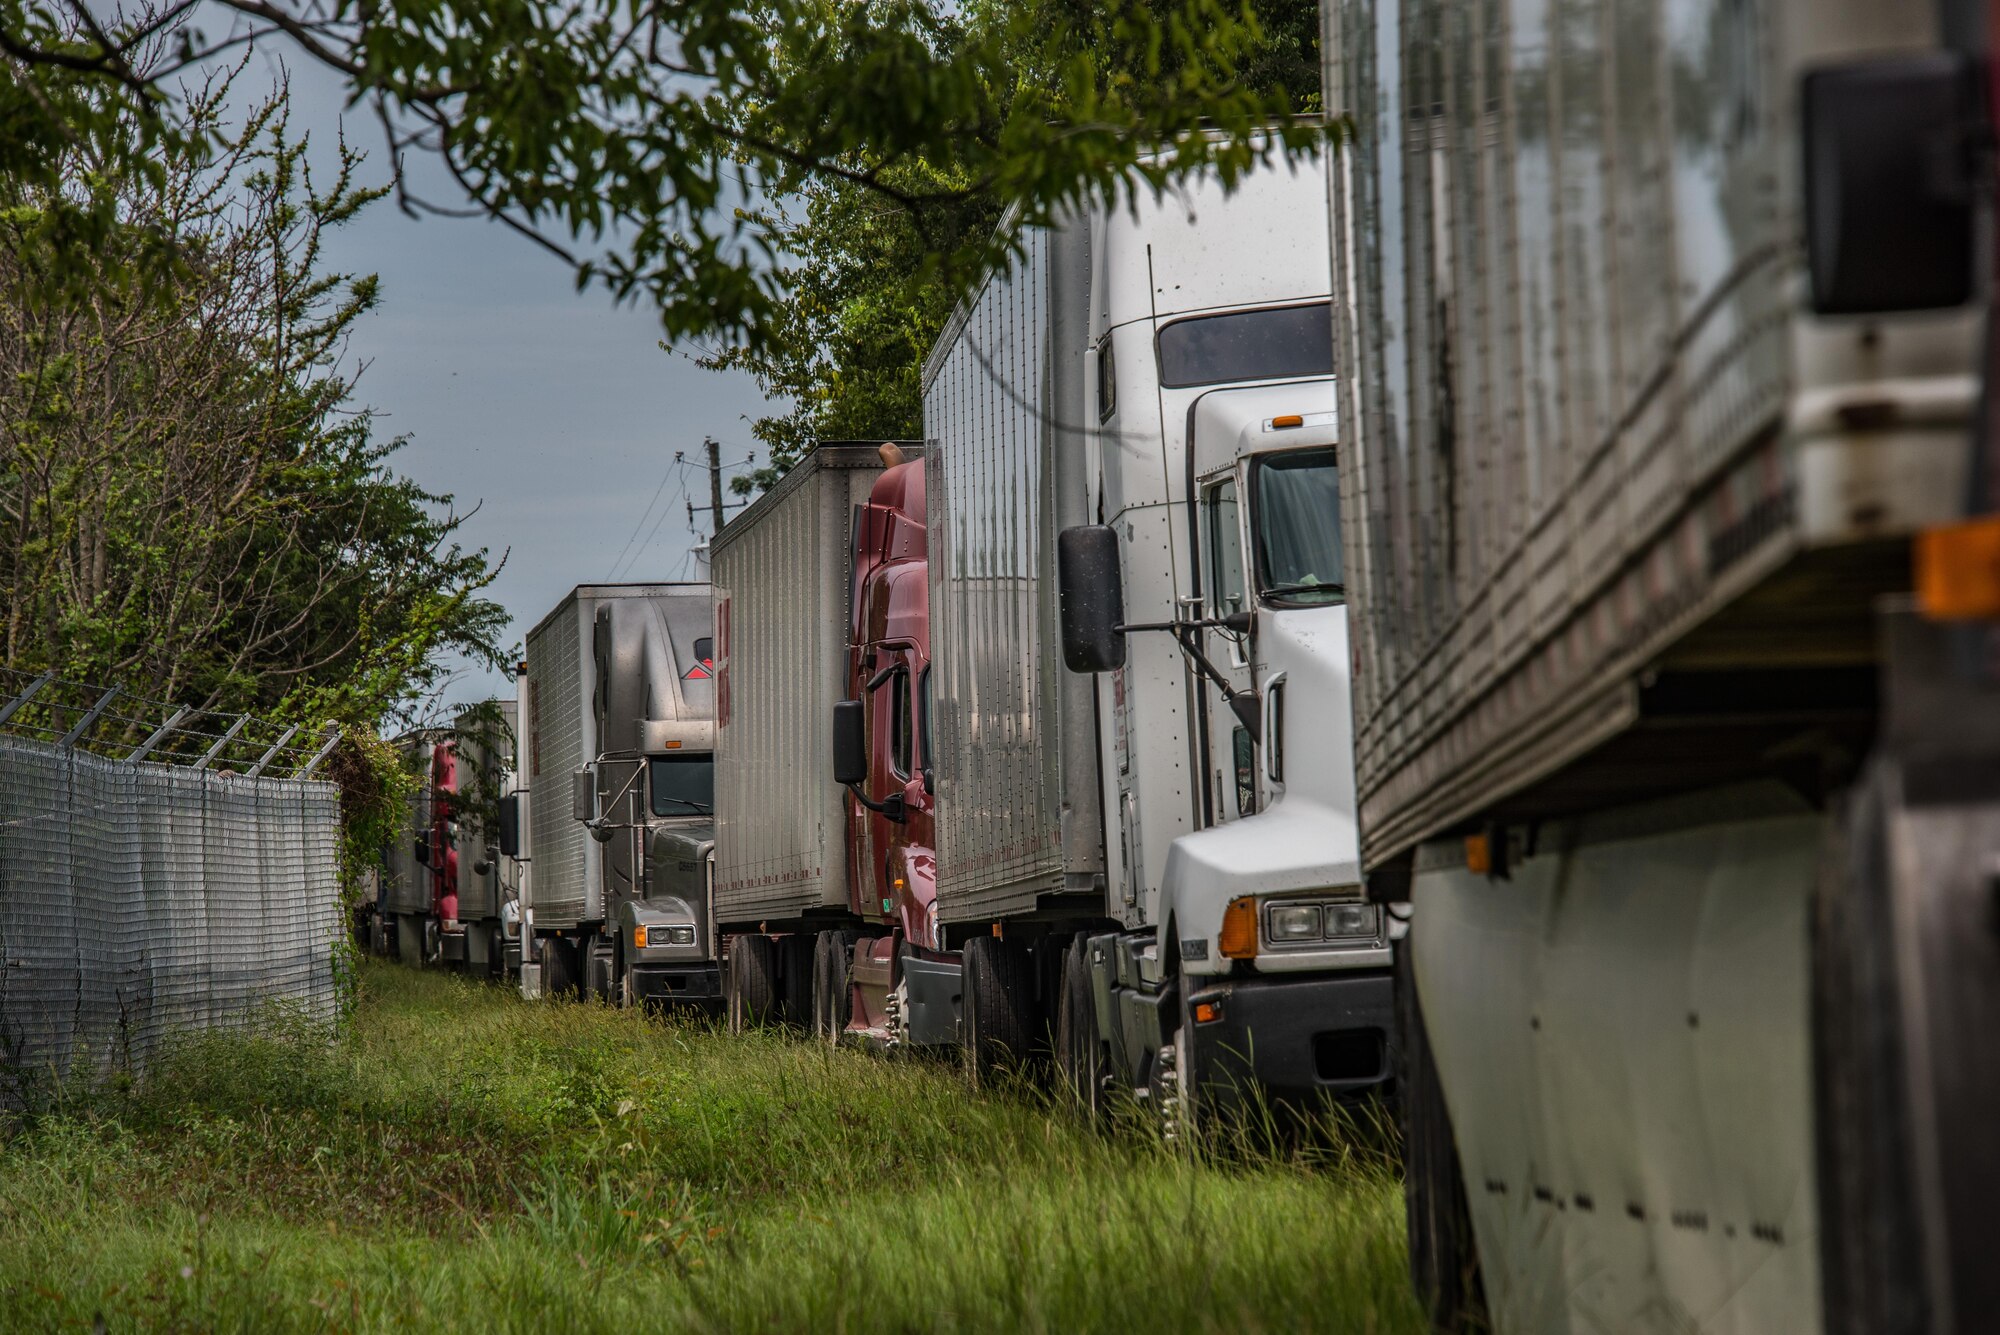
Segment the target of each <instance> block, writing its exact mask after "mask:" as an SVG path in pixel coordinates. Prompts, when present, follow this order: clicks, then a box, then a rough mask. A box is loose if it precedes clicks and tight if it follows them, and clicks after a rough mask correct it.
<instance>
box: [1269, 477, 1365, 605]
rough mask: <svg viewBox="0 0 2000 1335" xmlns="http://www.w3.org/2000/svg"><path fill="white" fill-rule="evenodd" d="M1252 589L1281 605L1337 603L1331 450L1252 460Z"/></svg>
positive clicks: (1339, 575) (1336, 486)
mask: <svg viewBox="0 0 2000 1335" xmlns="http://www.w3.org/2000/svg"><path fill="white" fill-rule="evenodd" d="M1255 490H1256V505H1255V507H1254V508H1253V509H1252V510H1251V514H1250V521H1251V526H1252V527H1253V528H1254V529H1255V530H1256V543H1257V588H1258V592H1260V593H1261V594H1263V596H1264V597H1265V598H1266V599H1269V600H1272V601H1275V602H1287V603H1331V602H1339V601H1340V600H1341V598H1342V596H1343V595H1344V594H1345V592H1346V590H1345V588H1344V587H1343V585H1342V583H1341V581H1342V580H1343V579H1344V578H1345V575H1344V573H1343V571H1342V568H1341V556H1340V473H1339V470H1338V469H1337V468H1336V467H1335V463H1334V452H1333V451H1332V450H1331V449H1314V450H1295V451H1293V452H1291V453H1288V454H1276V455H1271V456H1268V457H1266V458H1263V459H1259V460H1258V461H1257V472H1256V483H1255Z"/></svg>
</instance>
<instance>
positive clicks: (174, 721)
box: [125, 705, 190, 765]
mask: <svg viewBox="0 0 2000 1335" xmlns="http://www.w3.org/2000/svg"><path fill="white" fill-rule="evenodd" d="M189 712H190V711H189V709H188V707H187V706H186V705H182V706H181V707H180V708H179V709H176V710H175V711H174V713H173V717H172V718H169V719H168V720H167V721H166V722H165V723H162V724H161V725H160V726H159V727H157V728H155V729H153V735H152V736H151V737H148V738H147V739H146V740H145V741H143V742H141V743H139V746H138V749H137V750H135V751H133V752H132V754H131V755H129V756H126V757H125V763H126V764H128V765H136V764H138V763H139V762H140V761H142V760H144V759H145V758H146V757H147V756H149V755H151V754H153V748H154V747H156V746H158V745H159V744H160V743H161V742H164V741H166V740H167V734H168V733H170V732H172V731H173V730H174V729H175V728H176V727H178V726H180V721H181V720H182V719H184V718H186V717H187V716H188V714H189Z"/></svg>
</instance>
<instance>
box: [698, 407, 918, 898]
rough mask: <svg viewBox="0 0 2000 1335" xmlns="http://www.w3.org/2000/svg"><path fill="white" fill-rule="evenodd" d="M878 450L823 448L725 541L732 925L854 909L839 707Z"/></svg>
mask: <svg viewBox="0 0 2000 1335" xmlns="http://www.w3.org/2000/svg"><path fill="white" fill-rule="evenodd" d="M881 471H882V469H881V462H880V460H879V458H878V457H877V456H876V454H875V452H874V451H873V450H872V449H865V448H859V447H852V446H839V447H822V448H821V449H818V450H816V451H814V452H813V453H812V454H810V455H808V456H807V457H806V459H805V460H804V461H803V462H801V463H800V464H799V465H798V466H797V467H796V468H794V469H793V470H792V472H791V473H789V474H788V475H787V476H786V477H785V479H784V481H783V482H781V483H779V485H778V486H777V487H776V488H774V489H773V490H772V491H771V492H770V493H769V494H768V495H766V496H764V497H763V498H761V499H760V500H759V501H758V502H757V503H756V504H755V505H754V506H752V507H751V508H750V509H749V510H747V511H745V512H744V513H743V514H742V515H740V516H738V517H737V518H736V520H735V521H734V522H732V523H731V524H729V525H728V526H727V527H726V528H725V529H723V531H722V534H721V536H720V537H719V538H718V539H717V540H716V543H715V547H714V553H713V556H712V558H711V560H712V565H711V578H712V580H713V582H714V588H715V618H716V620H715V636H714V639H715V653H716V664H717V686H716V689H717V705H716V733H715V738H716V741H715V759H716V768H715V792H716V801H715V810H716V834H715V903H716V915H717V918H718V920H719V921H720V922H721V923H722V924H724V925H725V926H729V927H741V926H744V925H746V924H754V923H758V922H777V921H783V920H788V919H793V918H797V917H799V916H800V915H802V914H805V913H809V912H812V911H814V910H816V909H822V908H830V909H842V908H845V907H847V905H848V890H847V867H846V851H845V849H846V845H845V821H846V815H845V809H844V803H845V801H846V799H845V796H844V794H843V793H842V791H841V789H840V788H839V786H838V785H836V784H835V783H834V782H833V759H832V755H831V743H832V728H833V705H834V702H835V701H836V700H839V699H841V698H843V696H844V689H843V688H844V678H845V675H846V670H847V639H848V623H849V610H848V595H849V590H848V582H849V577H848V569H849V566H850V564H851V560H852V536H851V533H852V526H853V513H854V508H855V507H856V506H859V505H861V504H864V503H865V502H866V501H867V499H868V491H869V487H870V486H871V485H872V484H873V482H874V480H875V478H876V477H877V476H878V475H879V474H880V473H881Z"/></svg>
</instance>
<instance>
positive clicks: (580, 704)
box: [528, 596, 591, 927]
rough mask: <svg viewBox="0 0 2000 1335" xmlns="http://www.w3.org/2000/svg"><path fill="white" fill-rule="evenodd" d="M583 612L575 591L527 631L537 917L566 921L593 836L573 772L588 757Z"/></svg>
mask: <svg viewBox="0 0 2000 1335" xmlns="http://www.w3.org/2000/svg"><path fill="white" fill-rule="evenodd" d="M580 616H581V612H580V610H579V602H578V600H577V599H576V598H575V597H574V596H572V597H571V598H570V599H569V601H568V602H566V603H564V605H563V607H562V610H561V611H560V612H559V613H557V615H556V617H555V619H554V620H553V621H551V622H548V623H545V624H544V625H542V626H541V627H538V628H537V633H535V634H531V635H530V636H529V637H528V680H529V682H530V683H531V684H532V690H533V697H532V702H531V706H530V707H531V709H532V710H533V716H532V717H531V719H530V721H529V728H530V733H529V742H528V751H529V761H528V763H529V764H530V765H532V766H534V772H533V773H532V774H531V775H530V777H529V784H530V785H531V791H532V792H533V794H534V798H533V800H532V801H531V802H530V803H529V804H528V810H529V813H530V814H529V823H530V827H531V831H532V833H533V836H534V842H533V844H532V848H533V850H534V859H535V882H534V886H535V889H534V894H535V923H536V925H537V926H539V927H558V926H569V925H571V924H573V923H575V921H576V920H577V919H578V918H579V917H580V916H581V915H582V913H583V908H584V899H585V890H586V877H587V875H588V871H589V869H588V866H587V865H586V864H587V862H588V855H587V850H586V848H585V841H586V840H587V839H588V838H589V834H588V832H587V831H585V830H584V828H583V826H582V825H581V824H580V823H578V822H577V821H576V820H575V819H573V818H572V816H571V814H570V775H571V774H573V773H575V772H576V771H577V770H578V769H581V768H582V767H583V764H584V762H585V761H587V760H589V759H591V757H589V756H586V755H584V754H583V742H584V737H583V733H584V727H583V725H584V711H585V709H587V708H588V706H589V704H590V701H589V700H588V699H587V698H586V697H585V695H584V681H583V673H582V671H581V670H580V669H579V668H578V661H579V659H578V655H579V653H580V650H579V648H578V645H579V643H580V640H579V635H580V630H579V626H578V618H579V617H580Z"/></svg>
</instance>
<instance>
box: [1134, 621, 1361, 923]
mask: <svg viewBox="0 0 2000 1335" xmlns="http://www.w3.org/2000/svg"><path fill="white" fill-rule="evenodd" d="M1260 615H1261V616H1262V618H1263V621H1262V627H1261V631H1262V637H1263V639H1262V643H1260V644H1259V646H1258V652H1259V657H1260V658H1261V659H1262V660H1263V661H1262V662H1261V663H1260V664H1259V665H1258V669H1259V671H1258V687H1259V691H1258V698H1259V700H1260V702H1261V701H1263V700H1264V698H1265V693H1266V691H1267V690H1268V688H1269V683H1270V681H1271V680H1272V678H1273V677H1275V676H1276V675H1277V674H1278V673H1280V672H1282V673H1283V674H1284V680H1283V690H1284V721H1283V724H1282V736H1281V737H1280V739H1279V740H1280V744H1281V745H1282V747H1283V759H1284V782H1283V784H1282V785H1279V786H1276V787H1275V788H1274V790H1272V791H1271V795H1270V796H1269V798H1268V799H1267V801H1266V803H1265V806H1264V809H1263V810H1262V811H1260V812H1258V813H1257V814H1255V815H1253V816H1245V817H1243V818H1242V819H1240V820H1233V821H1228V822H1226V823H1224V824H1221V825H1216V826H1213V827H1211V828H1209V829H1206V830H1201V831H1198V832H1196V833H1193V834H1187V835H1182V836H1181V837H1180V838H1179V839H1177V840H1175V841H1174V844H1173V846H1172V848H1171V849H1170V850H1169V851H1168V854H1167V878H1168V880H1169V881H1170V882H1171V883H1174V884H1189V883H1190V882H1189V881H1187V880H1184V879H1182V878H1186V877H1195V878H1199V879H1200V880H1201V881H1203V882H1207V883H1209V884H1214V885H1223V884H1227V885H1230V886H1240V887H1241V893H1244V894H1251V893H1256V894H1272V893H1277V892H1281V891H1286V890H1314V889H1321V888H1328V889H1331V888H1334V887H1342V886H1353V885H1358V884H1359V883H1360V881H1361V846H1360V837H1359V832H1358V829H1357V826H1356V822H1355V815H1354V744H1353V715H1352V709H1351V705H1350V695H1349V677H1348V673H1349V666H1348V657H1347V608H1346V607H1344V606H1339V605H1335V606H1332V607H1310V608H1307V607H1300V608H1284V609H1279V610H1267V611H1266V612H1264V613H1262V614H1260ZM1268 717H1269V715H1268V713H1267V715H1266V718H1267V720H1268ZM1258 763H1259V764H1260V765H1261V764H1263V763H1264V762H1263V757H1262V756H1261V755H1260V756H1259V760H1258ZM1260 777H1261V776H1260Z"/></svg>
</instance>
